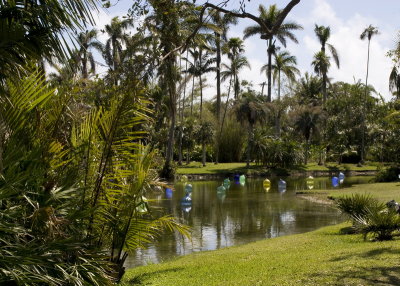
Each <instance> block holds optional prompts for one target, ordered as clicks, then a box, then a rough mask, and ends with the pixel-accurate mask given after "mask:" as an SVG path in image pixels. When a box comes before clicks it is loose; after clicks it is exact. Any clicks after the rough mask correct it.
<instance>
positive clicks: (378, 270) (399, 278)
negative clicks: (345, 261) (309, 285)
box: [310, 266, 400, 286]
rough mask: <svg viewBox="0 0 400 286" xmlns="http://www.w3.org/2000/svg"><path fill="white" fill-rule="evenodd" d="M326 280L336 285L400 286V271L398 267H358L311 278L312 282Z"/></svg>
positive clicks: (313, 275) (315, 274)
mask: <svg viewBox="0 0 400 286" xmlns="http://www.w3.org/2000/svg"><path fill="white" fill-rule="evenodd" d="M315 277H317V278H315ZM326 278H328V279H330V280H332V281H335V284H334V285H374V286H375V285H379V286H383V285H393V286H395V285H396V286H398V285H400V271H399V267H396V266H387V267H386V266H385V267H358V268H356V269H354V268H352V269H349V270H338V271H329V272H325V273H313V274H312V275H311V276H310V280H314V281H315V280H316V279H318V280H319V279H321V280H322V281H326V280H325V279H326ZM313 285H314V284H313ZM315 285H319V284H315ZM330 285H333V284H330Z"/></svg>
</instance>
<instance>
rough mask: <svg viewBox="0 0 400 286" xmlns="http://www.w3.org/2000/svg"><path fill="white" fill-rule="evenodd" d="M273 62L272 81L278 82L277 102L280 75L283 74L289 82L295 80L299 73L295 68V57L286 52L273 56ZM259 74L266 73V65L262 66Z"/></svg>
mask: <svg viewBox="0 0 400 286" xmlns="http://www.w3.org/2000/svg"><path fill="white" fill-rule="evenodd" d="M274 56H275V57H274V60H275V62H274V63H273V64H272V77H273V81H274V83H275V81H278V100H280V99H281V73H283V74H284V75H285V76H286V78H287V79H288V80H289V81H290V82H294V81H295V80H296V74H299V73H300V71H299V69H298V68H297V67H296V65H297V60H296V57H295V56H292V55H290V53H289V52H288V51H282V52H278V53H275V54H274ZM261 72H268V65H263V66H262V68H261Z"/></svg>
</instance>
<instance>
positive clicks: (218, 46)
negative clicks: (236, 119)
mask: <svg viewBox="0 0 400 286" xmlns="http://www.w3.org/2000/svg"><path fill="white" fill-rule="evenodd" d="M215 44H216V50H217V63H216V64H217V129H219V126H220V124H221V35H220V34H219V33H215ZM218 161H219V136H218V135H217V136H216V148H215V164H218Z"/></svg>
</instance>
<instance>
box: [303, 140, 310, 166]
mask: <svg viewBox="0 0 400 286" xmlns="http://www.w3.org/2000/svg"><path fill="white" fill-rule="evenodd" d="M309 145H310V139H306V152H305V154H304V165H307V163H308V149H309V148H310V146H309Z"/></svg>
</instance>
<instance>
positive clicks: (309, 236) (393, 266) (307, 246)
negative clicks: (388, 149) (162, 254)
mask: <svg viewBox="0 0 400 286" xmlns="http://www.w3.org/2000/svg"><path fill="white" fill-rule="evenodd" d="M351 193H369V194H371V195H373V196H375V197H377V198H379V199H381V200H382V201H388V200H391V199H396V200H400V184H399V183H383V184H366V185H357V186H355V187H352V188H348V189H341V190H335V191H326V192H325V191H321V192H320V191H318V194H319V195H320V196H324V197H325V198H326V196H327V195H329V196H334V197H337V196H340V195H345V194H351ZM348 225H349V224H346V223H345V224H340V225H337V226H329V227H325V228H322V229H319V230H317V231H313V232H309V233H304V234H299V235H290V236H284V237H278V238H274V239H267V240H262V241H258V242H255V243H250V244H247V245H243V246H235V247H229V248H225V249H220V250H215V251H209V252H201V253H196V254H191V255H187V256H184V257H180V258H176V259H174V260H171V261H169V262H166V263H162V264H152V265H148V266H143V267H138V268H134V269H131V270H128V271H127V273H126V275H125V276H124V279H123V282H122V285H164V286H168V285H174V286H175V285H221V286H222V285H276V286H283V285H400V271H399V269H400V260H399V256H400V243H399V242H400V239H398V238H396V239H395V240H394V241H387V242H371V241H363V239H362V237H361V235H343V234H340V230H341V229H342V228H344V227H347V226H348Z"/></svg>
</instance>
